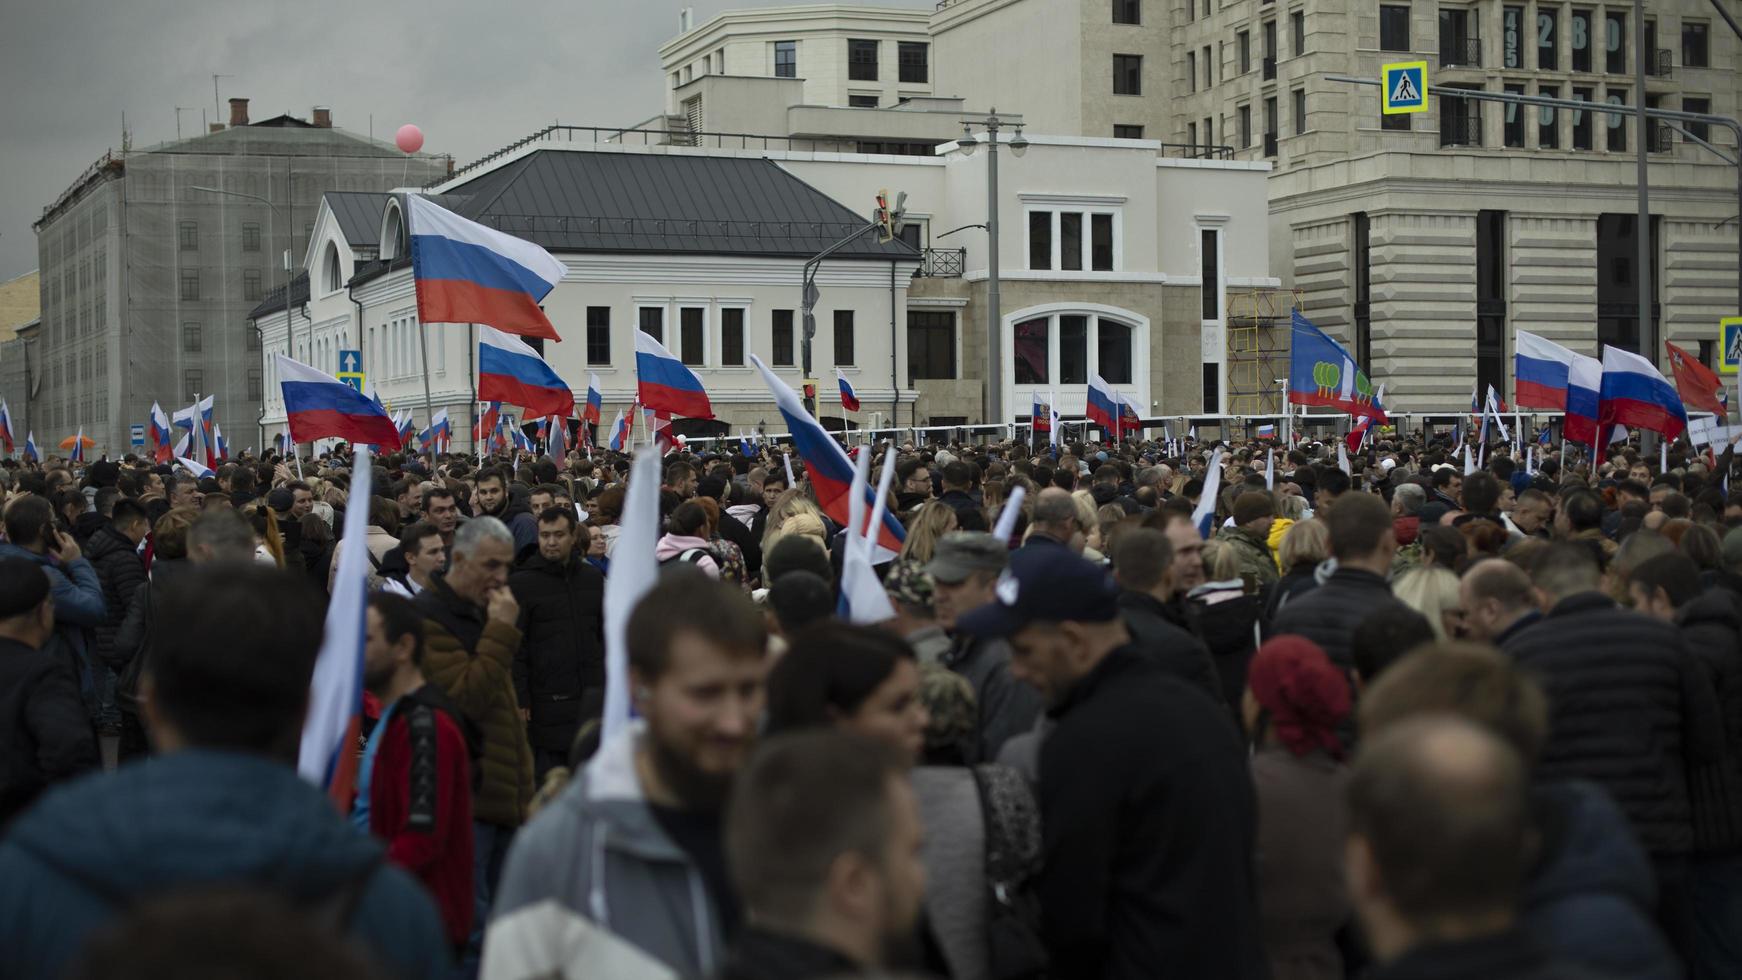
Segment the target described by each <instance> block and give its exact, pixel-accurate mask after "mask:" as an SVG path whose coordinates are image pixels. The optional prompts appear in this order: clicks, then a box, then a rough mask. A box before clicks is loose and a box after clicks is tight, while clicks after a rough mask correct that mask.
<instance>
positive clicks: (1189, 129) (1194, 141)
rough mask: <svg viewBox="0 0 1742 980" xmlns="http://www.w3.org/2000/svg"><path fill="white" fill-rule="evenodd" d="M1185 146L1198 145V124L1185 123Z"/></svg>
mask: <svg viewBox="0 0 1742 980" xmlns="http://www.w3.org/2000/svg"><path fill="white" fill-rule="evenodd" d="M1186 145H1187V146H1197V145H1199V144H1198V124H1197V123H1195V122H1190V123H1186Z"/></svg>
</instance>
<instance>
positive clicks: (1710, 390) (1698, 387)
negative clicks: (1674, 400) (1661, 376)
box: [1663, 340, 1728, 421]
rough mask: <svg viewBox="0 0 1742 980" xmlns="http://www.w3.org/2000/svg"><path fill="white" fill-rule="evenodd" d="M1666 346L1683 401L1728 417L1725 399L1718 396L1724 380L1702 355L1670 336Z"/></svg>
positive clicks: (1671, 368) (1694, 407) (1678, 391)
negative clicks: (1687, 348)
mask: <svg viewBox="0 0 1742 980" xmlns="http://www.w3.org/2000/svg"><path fill="white" fill-rule="evenodd" d="M1663 346H1664V347H1665V348H1666V349H1667V350H1668V351H1669V367H1670V370H1671V371H1672V372H1673V373H1674V374H1675V390H1676V393H1677V394H1679V395H1681V397H1682V404H1683V405H1686V406H1687V407H1688V408H1691V409H1697V410H1699V411H1702V412H1711V413H1712V414H1713V415H1716V416H1717V417H1718V418H1720V419H1725V421H1728V418H1727V415H1728V413H1727V412H1726V410H1725V406H1724V402H1723V399H1722V398H1720V397H1719V394H1720V392H1722V391H1723V390H1724V382H1723V381H1722V380H1720V379H1719V378H1718V376H1717V375H1716V374H1714V373H1713V372H1712V369H1711V368H1709V367H1706V366H1705V365H1704V364H1701V363H1700V360H1699V358H1697V357H1695V356H1693V355H1692V354H1689V353H1688V352H1687V351H1685V350H1682V349H1681V348H1680V347H1677V346H1676V345H1674V344H1672V343H1670V342H1669V341H1667V340H1666V341H1664V342H1663Z"/></svg>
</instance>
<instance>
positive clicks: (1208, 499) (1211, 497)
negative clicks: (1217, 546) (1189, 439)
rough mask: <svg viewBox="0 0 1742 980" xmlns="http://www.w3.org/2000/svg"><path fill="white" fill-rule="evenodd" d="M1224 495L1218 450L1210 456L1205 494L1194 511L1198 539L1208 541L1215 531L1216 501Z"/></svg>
mask: <svg viewBox="0 0 1742 980" xmlns="http://www.w3.org/2000/svg"><path fill="white" fill-rule="evenodd" d="M1221 495H1222V450H1221V449H1217V450H1216V451H1215V452H1213V453H1211V454H1210V462H1209V465H1208V466H1206V467H1205V468H1204V492H1203V494H1202V495H1200V496H1199V497H1198V506H1197V509H1195V510H1193V511H1192V523H1193V524H1195V525H1197V528H1198V537H1200V538H1204V539H1205V540H1208V539H1209V537H1210V534H1211V533H1212V532H1213V531H1214V530H1215V528H1214V525H1215V522H1216V499H1217V498H1219V497H1220V496H1221Z"/></svg>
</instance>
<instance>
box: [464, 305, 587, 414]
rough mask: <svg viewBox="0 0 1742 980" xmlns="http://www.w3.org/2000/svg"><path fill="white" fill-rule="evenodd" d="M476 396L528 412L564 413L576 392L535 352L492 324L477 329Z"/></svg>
mask: <svg viewBox="0 0 1742 980" xmlns="http://www.w3.org/2000/svg"><path fill="white" fill-rule="evenodd" d="M478 397H479V398H480V399H481V400H483V401H500V402H507V403H508V404H510V405H519V406H521V407H523V408H525V409H526V414H528V415H567V414H568V413H570V412H572V411H574V408H575V393H574V391H573V390H572V389H570V388H569V386H568V383H567V382H565V381H564V380H563V379H562V378H560V377H558V376H557V373H556V371H555V370H554V369H553V368H551V366H550V365H549V364H547V363H545V360H544V358H542V357H540V356H539V354H538V351H535V350H533V349H532V348H531V347H529V346H527V344H526V341H524V340H521V339H520V338H519V337H515V336H512V335H510V334H505V333H503V332H502V331H500V330H497V329H496V328H494V327H487V326H480V327H479V328H478Z"/></svg>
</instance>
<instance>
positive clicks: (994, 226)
mask: <svg viewBox="0 0 1742 980" xmlns="http://www.w3.org/2000/svg"><path fill="white" fill-rule="evenodd" d="M975 126H979V127H980V128H982V129H984V130H985V131H986V399H985V405H984V408H985V420H986V421H987V422H988V423H993V424H997V425H1002V424H1004V422H1005V417H1004V334H1003V328H1002V327H1001V326H1000V321H1001V320H1002V318H1003V311H1002V309H1000V307H1001V305H1002V303H1001V297H1000V296H999V289H998V285H999V284H998V132H999V130H1001V129H1003V128H1004V127H1005V126H1012V127H1014V128H1015V130H1016V133H1015V135H1014V136H1013V137H1012V138H1011V140H1010V152H1011V153H1013V154H1015V155H1016V156H1018V157H1020V156H1022V154H1023V152H1024V151H1026V150H1027V149H1028V140H1026V139H1024V138H1023V136H1022V117H1020V116H1015V117H1005V118H1000V117H999V115H998V110H997V109H996V108H994V109H993V110H992V111H991V112H989V113H987V114H986V115H984V116H968V117H965V118H963V120H962V138H961V139H960V140H958V141H957V142H956V145H957V146H959V147H961V150H962V153H963V155H966V156H971V155H972V154H973V152H974V147H975V146H977V145H978V144H979V142H980V140H978V139H976V138H975V136H974V127H975Z"/></svg>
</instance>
